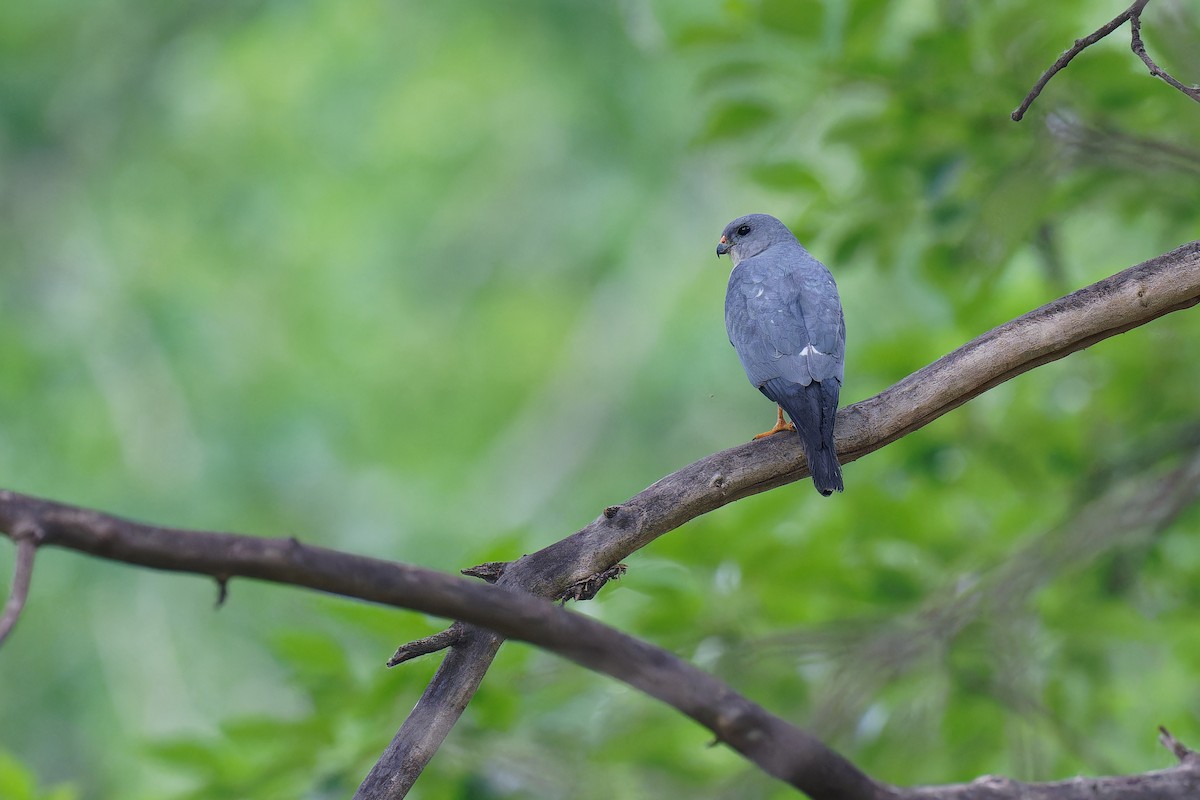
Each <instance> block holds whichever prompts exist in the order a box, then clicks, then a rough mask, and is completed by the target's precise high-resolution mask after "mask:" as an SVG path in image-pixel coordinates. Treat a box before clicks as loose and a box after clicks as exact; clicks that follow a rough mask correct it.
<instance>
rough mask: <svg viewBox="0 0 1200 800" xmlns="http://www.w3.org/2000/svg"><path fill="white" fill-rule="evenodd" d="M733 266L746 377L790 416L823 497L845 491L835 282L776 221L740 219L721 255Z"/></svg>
mask: <svg viewBox="0 0 1200 800" xmlns="http://www.w3.org/2000/svg"><path fill="white" fill-rule="evenodd" d="M725 253H728V254H729V255H730V257H731V258H732V259H733V271H732V272H730V273H729V289H728V291H727V292H726V294H725V327H726V329H727V330H728V331H729V341H730V343H731V344H732V345H733V347H734V349H735V350H736V351H737V354H738V357H739V358H741V360H742V366H743V367H744V368H745V370H746V377H747V378H749V379H750V382H751V383H752V384H754V385H755V386H756V387H757V388H758V390H759V391H761V392H762V393H763V394H764V395H766V396H767V397H768V398H770V399H771V400H774V401H775V402H776V403H778V404H779V405H780V407H782V408H783V410H785V411H787V413H788V416H789V417H790V418H791V420H792V423H793V424H794V425H795V426H796V431H797V433H798V434H799V435H800V442H801V444H802V446H803V449H804V455H805V456H806V458H807V459H808V464H809V468H810V470H811V471H812V475H813V484H814V485H815V486H816V488H817V491H819V492H820V493H821V494H823V495H826V496H828V495H830V494H832V493H833V492H835V491H838V492H840V491H842V470H841V466H840V465H839V464H838V460H837V453H836V451H835V450H834V445H833V424H834V416H835V415H836V413H837V404H838V394H839V392H840V391H841V388H842V375H843V366H844V363H845V356H846V323H845V319H844V318H843V316H842V304H841V301H840V299H839V298H838V291H837V284H836V283H834V280H833V276H832V275H831V274H830V273H829V270H828V269H826V268H825V265H824V264H822V263H821V262H820V261H818V260H817V259H815V258H813V256H812V255H811V254H810V253H809V252H808V251H807V250H805V249H804V247H803V246H802V245H801V244H800V242H798V241H796V237H795V236H793V235H792V232H791V231H789V230H788V229H787V226H786V225H784V224H783V223H782V222H780V221H779V220H777V219H775V218H774V217H772V216H769V215H767V214H750V215H748V216H745V217H739V218H737V219H735V220H734V221H733V222H731V223H729V224H728V225H727V226H725V231H724V233H723V235H722V236H721V244H719V245H718V246H717V255H718V256H720V255H724V254H725Z"/></svg>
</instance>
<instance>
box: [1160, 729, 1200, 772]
mask: <svg viewBox="0 0 1200 800" xmlns="http://www.w3.org/2000/svg"><path fill="white" fill-rule="evenodd" d="M1158 742H1159V744H1161V745H1162V746H1163V747H1165V748H1167V749H1168V750H1170V751H1171V754H1172V755H1174V756H1175V757H1176V758H1178V759H1179V762H1180V763H1181V764H1187V763H1189V762H1195V761H1196V760H1197V756H1198V754H1197V753H1196V751H1195V750H1193V749H1191V748H1190V747H1188V746H1187V745H1185V744H1184V743H1183V742H1181V741H1179V740H1178V739H1176V738H1175V737H1174V736H1172V735H1171V732H1170V731H1169V730H1167V729H1166V728H1165V727H1163V726H1162V725H1159V726H1158Z"/></svg>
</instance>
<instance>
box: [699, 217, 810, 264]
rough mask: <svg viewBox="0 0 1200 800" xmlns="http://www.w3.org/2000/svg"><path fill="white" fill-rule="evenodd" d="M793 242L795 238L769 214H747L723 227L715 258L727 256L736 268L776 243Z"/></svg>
mask: <svg viewBox="0 0 1200 800" xmlns="http://www.w3.org/2000/svg"><path fill="white" fill-rule="evenodd" d="M789 240H790V241H795V240H796V237H795V236H793V235H792V232H791V231H789V230H788V229H787V226H786V225H784V224H783V223H782V222H780V221H779V220H777V219H775V218H774V217H772V216H771V215H770V214H747V215H746V216H744V217H738V218H737V219H735V220H734V221H733V222H731V223H729V224H728V225H726V226H725V230H724V231H723V232H722V233H721V243H720V244H718V245H717V257H718V258H720V257H721V256H723V255H725V254H726V253H728V254H729V257H730V258H732V259H733V265H734V266H735V267H736V266H737V265H738V264H739V263H740V262H742V261H745V260H746V259H747V258H751V257H753V256H756V255H758V254H759V253H761V252H762V251H764V250H766V249H767V248H768V247H770V246H771V245H773V244H775V243H776V242H786V241H789Z"/></svg>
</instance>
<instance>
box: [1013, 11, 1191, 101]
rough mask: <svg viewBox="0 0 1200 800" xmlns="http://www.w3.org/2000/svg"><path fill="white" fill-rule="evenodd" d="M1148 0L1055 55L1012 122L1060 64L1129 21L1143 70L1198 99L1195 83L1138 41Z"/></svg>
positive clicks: (1131, 41) (1140, 39) (1065, 63)
mask: <svg viewBox="0 0 1200 800" xmlns="http://www.w3.org/2000/svg"><path fill="white" fill-rule="evenodd" d="M1149 2H1150V0H1136V2H1134V4H1133V5H1131V6H1130V7H1129V8H1127V9H1125V10H1124V11H1122V12H1121V13H1120V14H1118V15H1117V16H1115V17H1113V18H1112V19H1111V20H1109V21H1108V22H1107V23H1105V24H1104V25H1102V26H1100V27H1099V28H1097V29H1096V30H1094V31H1092V32H1091V33H1089V34H1088V35H1087V36H1085V37H1083V38H1082V39H1076V40H1075V43H1074V44H1073V45H1071V46H1070V47H1068V48H1067V49H1066V50H1065V51H1064V52H1063V54H1062V55H1061V56H1059V57H1058V60H1057V61H1055V62H1054V63H1053V64H1051V65H1050V66H1049V68H1047V69H1046V71H1045V72H1043V73H1042V76H1041V77H1040V78H1038V80H1037V83H1035V84H1034V85H1033V88H1032V89H1030V90H1029V93H1028V94H1027V95H1025V99H1024V100H1022V101H1021V105H1019V106H1017V109H1016V110H1015V111H1013V112H1012V119H1013V121H1014V122H1020V121H1021V118H1022V117H1024V116H1025V112H1026V111H1028V110H1029V107H1030V106H1031V105H1033V101H1034V100H1036V99H1037V97H1038V95H1040V94H1041V93H1042V90H1043V89H1045V88H1046V84H1047V83H1049V82H1050V79H1051V78H1053V77H1054V76H1055V75H1057V74H1058V73H1059V72H1060V71H1061V70H1062V69H1063V68H1064V67H1066V66H1067V65H1068V64H1070V63H1071V60H1072V59H1074V58H1075V56H1077V55H1079V54H1080V53H1082V52H1083V51H1084V50H1086V49H1087V48H1089V47H1091V46H1092V45H1094V44H1095V43H1096V42H1098V41H1100V40H1101V39H1103V38H1104V37H1105V36H1108V35H1109V34H1110V33H1112V32H1113V31H1115V30H1116V29H1117V28H1119V27H1121V26H1122V25H1124V24H1125V23H1126V22H1128V23H1129V27H1130V43H1129V46H1130V48H1131V49H1132V50H1133V52H1134V53H1135V54H1136V55H1137V57H1138V58H1140V59H1141V60H1142V61H1143V62H1144V63H1145V65H1146V67H1147V69H1149V70H1150V74H1151V75H1153V76H1154V77H1156V78H1161V79H1162V80H1163V81H1165V82H1166V83H1167V84H1169V85H1170V86H1172V87H1173V88H1175V89H1178V90H1179V91H1181V92H1183V93H1184V94H1186V95H1187V96H1188V97H1190V98H1192V99H1193V100H1195V101H1196V102H1200V89H1197V88H1196V87H1195V86H1184V85H1183V84H1182V83H1180V82H1179V81H1177V80H1176V79H1175V78H1174V77H1173V76H1171V74H1170V73H1168V72H1167V71H1166V70H1164V69H1163V68H1162V67H1160V66H1159V65H1158V64H1156V63H1155V62H1154V59H1152V58H1151V57H1150V56H1149V55H1148V54H1147V53H1146V45H1145V44H1143V43H1142V11H1143V10H1144V9H1145V8H1146V4H1147V3H1149Z"/></svg>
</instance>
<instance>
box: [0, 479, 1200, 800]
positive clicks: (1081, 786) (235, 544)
mask: <svg viewBox="0 0 1200 800" xmlns="http://www.w3.org/2000/svg"><path fill="white" fill-rule="evenodd" d="M0 527H2V528H3V530H5V531H6V532H9V534H10V535H13V536H16V535H18V534H17V533H16V532H17V531H21V530H23V529H29V530H34V529H36V530H38V531H40V540H39V541H37V542H35V540H34V539H33V538H32V537H25V538H22V539H21V542H22V543H28V546H30V547H34V546H36V545H37V544H46V545H51V546H56V547H64V548H70V549H74V550H78V551H81V552H85V553H89V554H91V555H95V556H98V557H102V558H108V559H112V560H115V561H124V562H126V563H130V564H137V565H141V566H147V567H153V568H156V569H164V570H172V571H177V572H195V573H200V574H204V575H210V576H212V577H214V578H217V579H218V580H221V579H226V578H229V577H247V578H256V579H261V580H268V581H274V582H277V583H286V584H292V585H296V586H304V587H308V588H312V589H317V590H320V591H326V592H333V593H336V594H343V595H347V596H350V597H358V598H361V599H365V600H371V601H374V602H378V603H383V604H386V605H392V606H397V607H400V608H411V609H413V610H416V611H423V612H425V613H429V614H437V615H439V616H444V617H457V618H461V619H465V620H470V621H471V622H473V623H476V624H481V625H486V626H488V627H489V628H491V629H494V630H496V631H498V632H500V633H501V634H503V635H505V636H509V637H512V638H515V639H521V640H523V641H527V642H530V643H532V644H536V645H538V646H539V647H542V648H544V649H546V650H549V651H551V652H554V653H556V654H558V655H560V656H563V657H564V658H568V659H570V660H572V661H574V662H576V663H578V664H581V665H583V666H585V667H588V668H590V669H593V670H596V671H597V672H602V673H604V674H606V675H609V676H612V677H614V678H617V679H618V680H621V681H624V682H625V683H628V684H629V685H630V686H633V687H634V688H636V689H639V690H641V691H642V692H644V693H646V694H648V695H650V696H651V697H655V698H657V699H659V700H662V701H663V702H666V703H668V704H670V705H671V706H673V707H675V708H676V709H678V710H680V711H682V712H683V713H684V714H687V715H688V716H689V717H691V718H692V719H694V720H696V721H697V722H699V723H700V724H702V725H704V726H705V727H707V728H708V729H709V730H711V731H712V732H713V733H714V734H716V736H717V739H718V741H721V742H724V743H725V744H728V745H729V746H730V747H732V748H733V749H735V750H737V751H738V752H739V753H741V754H742V755H744V756H745V757H746V758H747V759H749V760H750V761H752V762H753V763H755V764H756V765H758V766H759V767H760V768H761V769H763V770H764V771H765V772H766V773H768V774H769V775H772V776H773V777H775V778H778V779H780V780H782V781H785V782H787V783H789V784H791V785H792V786H794V787H796V788H797V789H799V790H801V791H802V792H805V793H806V794H808V795H809V796H810V797H812V798H814V800H983V799H985V798H986V800H1030V798H1033V799H1034V800H1041V799H1042V798H1045V799H1046V800H1050V798H1053V800H1075V798H1079V800H1082V799H1083V798H1089V799H1090V798H1096V797H1121V798H1126V799H1127V800H1149V799H1150V798H1158V799H1159V800H1161V798H1168V797H1169V798H1180V799H1181V800H1182V799H1183V798H1188V797H1192V796H1194V795H1195V792H1197V791H1200V759H1197V757H1196V756H1195V754H1193V753H1192V751H1190V750H1189V749H1188V748H1186V747H1184V746H1183V745H1182V744H1180V743H1179V742H1177V741H1175V740H1174V739H1173V738H1171V737H1170V734H1167V733H1166V732H1165V731H1164V732H1163V734H1162V741H1163V743H1164V744H1165V745H1166V746H1167V747H1168V748H1169V749H1171V751H1172V752H1174V753H1176V754H1177V756H1178V757H1179V758H1180V761H1181V763H1180V765H1179V766H1177V767H1175V768H1173V769H1169V770H1163V771H1160V772H1153V773H1148V774H1144V775H1134V776H1117V777H1106V778H1088V779H1084V778H1076V779H1074V780H1072V781H1069V782H1059V783H1049V784H1023V783H1018V782H1016V781H1008V780H1004V779H997V778H986V779H981V780H979V781H975V782H973V783H970V784H958V785H947V786H935V787H918V788H912V789H902V788H898V787H892V786H888V785H887V784H883V783H879V782H876V781H874V780H872V779H871V778H869V777H868V776H866V775H864V774H863V773H862V772H861V771H859V769H858V768H857V767H855V766H854V765H853V764H852V763H850V762H849V761H847V760H846V759H844V758H843V757H842V756H840V755H838V754H837V753H836V752H834V751H833V750H831V749H830V748H829V747H827V746H826V745H825V744H824V743H822V742H821V741H820V740H818V739H816V738H815V737H813V736H812V735H811V734H808V733H806V732H805V731H803V730H800V729H799V728H796V727H795V726H793V725H790V724H789V723H787V722H785V721H784V720H782V719H780V718H778V717H776V716H774V715H772V714H770V713H769V712H767V711H766V710H764V709H763V708H762V707H761V706H758V705H757V704H755V703H752V702H750V701H749V700H747V699H746V698H744V697H742V696H741V695H739V694H737V693H736V692H734V691H733V690H732V689H730V688H729V687H728V686H726V685H725V684H724V683H722V682H721V681H719V680H717V679H716V678H714V677H713V676H711V675H709V674H708V673H706V672H704V671H703V670H700V669H698V668H697V667H694V666H692V665H691V664H689V663H687V662H685V661H683V660H681V659H679V658H677V657H676V656H674V655H672V654H671V653H669V652H667V651H665V650H663V649H661V648H659V647H656V646H654V645H651V644H648V643H646V642H642V641H639V640H637V639H634V638H633V637H631V636H628V635H626V634H623V633H621V632H620V631H617V630H614V629H613V628H610V627H608V626H607V625H604V624H602V623H599V622H597V621H595V620H592V619H590V618H588V617H585V616H583V615H581V614H575V613H572V612H569V611H566V610H565V609H563V608H559V607H556V606H554V605H553V604H551V603H549V602H547V601H545V600H541V599H538V598H535V597H531V596H529V595H527V594H523V593H519V592H514V591H509V590H506V589H503V588H500V587H494V586H487V585H481V584H477V583H471V582H468V581H465V580H463V579H461V578H456V577H452V576H450V575H443V574H441V573H437V572H433V571H431V570H424V569H420V568H417V567H411V566H408V565H405V564H398V563H392V562H387V561H380V560H378V559H373V558H366V557H363V556H354V555H350V554H347V553H341V552H338V551H336V550H327V549H324V548H320V547H311V546H308V545H303V544H300V543H299V542H297V541H296V540H295V539H263V538H255V537H250V536H237V535H233V534H222V533H211V532H207V531H189V530H179V529H171V528H161V527H157V526H151V525H142V524H139V523H136V522H131V521H128V520H125V519H121V518H119V517H113V516H109V515H107V514H103V513H100V512H98V511H92V510H89V509H83V508H77V507H74V506H68V505H64V504H61V503H56V502H53V501H49V500H42V499H39V498H35V497H29V496H27V495H21V494H17V493H16V492H7V491H0ZM458 654H459V650H458V649H455V650H454V651H452V652H451V655H450V656H449V658H448V660H452V659H454V658H456V657H459V656H458ZM466 654H467V655H469V654H470V653H469V651H466Z"/></svg>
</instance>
